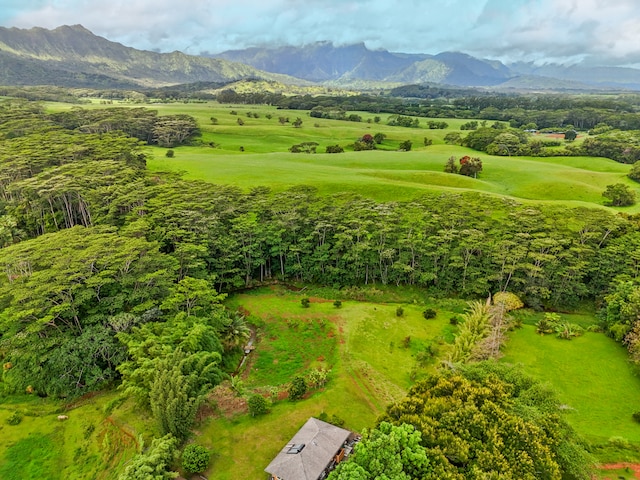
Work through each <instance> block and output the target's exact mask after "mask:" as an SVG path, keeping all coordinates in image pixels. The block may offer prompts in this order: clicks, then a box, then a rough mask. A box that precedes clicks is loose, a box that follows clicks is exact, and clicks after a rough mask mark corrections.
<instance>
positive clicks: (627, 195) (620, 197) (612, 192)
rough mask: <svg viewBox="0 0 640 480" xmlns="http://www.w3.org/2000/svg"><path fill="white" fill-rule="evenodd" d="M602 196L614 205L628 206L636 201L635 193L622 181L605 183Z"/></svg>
mask: <svg viewBox="0 0 640 480" xmlns="http://www.w3.org/2000/svg"><path fill="white" fill-rule="evenodd" d="M602 196H603V197H604V198H606V199H608V200H609V204H610V205H612V206H614V207H628V206H629V205H634V204H635V203H636V193H635V192H634V191H633V190H631V188H630V187H629V186H628V185H625V184H623V183H616V184H614V185H607V188H606V189H605V191H604V192H602Z"/></svg>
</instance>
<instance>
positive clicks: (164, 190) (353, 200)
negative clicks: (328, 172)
mask: <svg viewBox="0 0 640 480" xmlns="http://www.w3.org/2000/svg"><path fill="white" fill-rule="evenodd" d="M1 108H2V109H3V112H2V113H3V115H2V116H1V117H0V118H2V123H0V152H1V153H2V155H1V158H2V159H3V161H2V164H1V165H0V201H1V203H0V208H1V209H0V241H1V242H2V247H3V248H2V249H1V250H0V266H1V267H2V271H3V272H4V275H3V276H2V278H1V280H0V312H1V313H0V335H1V337H0V355H1V356H2V360H3V363H4V364H6V365H10V368H5V370H4V374H3V385H4V387H5V388H8V389H9V390H12V391H20V390H21V389H24V388H27V387H31V388H32V389H34V390H35V391H38V392H40V393H43V394H56V395H71V394H76V393H79V392H82V391H86V390H87V389H93V388H96V387H97V386H98V385H100V384H102V383H104V382H109V381H114V380H117V379H120V378H122V376H123V375H125V370H126V368H128V367H126V368H125V367H123V365H125V364H126V365H131V363H129V362H131V361H132V359H135V358H136V355H137V354H136V353H135V349H136V348H143V347H140V346H139V344H140V342H143V340H142V337H136V336H135V335H133V336H132V333H131V332H132V331H133V329H139V331H140V332H145V331H146V329H152V330H153V335H151V333H149V332H147V333H146V334H145V336H144V338H157V340H156V342H157V346H156V347H154V349H155V350H154V351H162V352H164V351H165V350H163V349H165V348H167V349H169V347H168V346H166V345H172V346H171V348H176V347H177V346H180V348H181V349H182V350H183V352H185V354H188V353H189V352H191V353H192V354H195V353H197V352H206V354H207V355H214V354H215V355H220V358H219V359H218V360H217V364H219V365H222V364H223V363H224V362H225V361H226V360H225V359H226V358H228V356H226V352H227V351H228V350H229V348H230V347H225V345H227V346H230V345H232V344H233V342H225V341H224V338H225V335H226V333H225V332H227V329H228V328H230V324H231V323H230V322H231V320H230V317H229V315H227V313H225V312H224V311H223V309H222V307H221V306H220V302H219V299H218V300H215V299H216V298H217V293H216V292H227V291H232V290H234V289H237V288H244V287H246V286H251V285H254V284H256V283H258V282H263V281H267V280H271V279H281V280H296V281H301V282H310V283H319V284H324V285H330V286H334V287H336V288H341V287H347V286H352V285H376V284H383V285H415V286H420V287H422V288H424V289H426V290H428V291H429V292H430V293H432V294H434V295H440V296H461V297H468V298H477V297H486V296H487V295H488V294H491V293H496V292H500V291H510V292H514V293H516V294H517V295H519V296H520V297H521V298H522V299H523V300H524V301H525V303H526V304H527V305H528V306H530V307H533V308H538V309H543V308H551V309H553V308H569V307H571V306H572V305H576V304H577V303H579V302H580V301H582V300H585V299H589V300H598V301H603V299H604V298H606V297H604V296H605V295H607V294H609V293H610V292H614V291H615V290H616V288H617V285H618V283H619V282H620V281H622V280H624V281H628V282H632V285H636V284H637V281H638V275H640V272H639V270H640V267H639V265H640V263H639V262H638V261H637V259H636V258H635V255H634V254H633V253H632V252H634V251H636V250H638V247H640V233H639V232H638V218H637V217H634V216H627V215H617V214H614V213H610V212H608V211H603V210H600V209H586V208H576V209H568V208H560V207H551V206H544V205H530V204H528V205H521V204H518V203H516V202H514V201H511V200H506V199H502V198H496V197H491V196H485V195H479V194H428V195H424V196H422V197H420V198H416V199H414V200H413V201H407V202H384V203H383V202H376V201H373V200H369V199H366V198H362V197H360V196H357V195H354V194H350V193H341V194H336V195H330V196H321V195H318V194H317V192H316V191H315V190H313V189H312V188H309V187H305V186H299V187H295V188H291V189H289V190H286V191H283V192H271V191H270V190H269V189H267V188H264V187H261V188H254V189H252V190H250V191H248V192H244V191H242V190H240V189H239V188H236V187H232V186H221V185H213V184H209V183H205V182H199V181H187V180H184V179H182V178H180V177H179V176H177V175H169V174H167V175H159V174H154V175H153V176H151V175H148V174H147V173H146V172H145V161H144V155H142V154H141V152H140V149H139V148H140V143H139V141H138V139H137V137H136V138H131V137H130V136H128V135H126V134H124V133H122V132H121V131H119V130H115V129H114V130H109V131H103V132H95V131H93V127H91V128H87V125H86V124H84V123H83V122H80V123H82V124H80V125H79V126H77V127H75V128H74V129H69V125H70V124H68V125H66V126H61V125H60V124H59V122H60V118H61V116H60V115H58V114H54V115H48V114H45V113H44V112H43V111H42V109H41V108H40V107H38V106H37V105H33V104H25V103H12V102H5V103H4V104H2V107H1ZM107 110H108V109H107ZM120 114H122V113H118V115H120ZM74 115H75V116H80V117H82V116H83V115H84V113H80V112H76V113H74ZM104 115H109V118H111V116H113V112H105V113H104ZM131 115H132V123H133V124H135V123H136V119H140V118H143V119H144V118H147V116H148V114H147V113H144V114H142V113H141V112H137V111H135V109H134V110H133V111H132V112H131ZM88 117H90V118H94V117H91V115H88ZM63 118H65V119H67V120H68V119H69V118H74V117H72V116H71V117H69V116H63ZM89 125H93V123H90V124H89ZM140 131H141V130H140ZM131 134H133V133H132V132H131V131H130V132H129V135H131ZM174 297H175V298H179V299H182V300H180V301H178V300H174V301H169V299H171V298H174ZM202 302H205V304H203V303H202ZM176 305H180V308H178V307H176ZM203 305H204V306H203ZM171 322H175V324H173V323H171ZM627 323H628V324H629V328H628V330H627V332H626V333H629V332H631V330H632V329H633V327H634V325H633V322H631V321H630V320H629V321H627ZM612 324H613V322H612ZM160 325H164V326H166V325H174V326H175V328H176V329H178V328H187V326H190V327H189V328H191V327H193V326H194V325H197V327H198V331H199V332H201V336H199V337H193V338H191V339H190V340H189V341H190V342H193V343H192V344H189V345H176V344H172V343H171V342H175V338H173V337H172V336H171V335H170V334H169V333H163V332H162V331H161V329H160ZM179 325H182V326H179ZM163 328H164V327H163ZM626 333H625V334H623V335H622V336H621V337H619V339H620V340H621V341H624V340H625V339H626V338H627V337H626ZM167 342H169V343H167ZM143 343H144V342H143ZM136 345H138V346H136ZM159 345H165V347H162V348H160V346H159ZM144 348H150V346H149V345H147V346H146V347H144ZM158 349H159V350H158ZM141 351H145V350H144V349H143V350H141ZM167 351H168V350H167ZM199 354H202V353H199ZM154 358H157V360H155V361H157V362H160V361H161V360H162V358H164V354H162V355H160V354H158V356H157V357H154ZM195 360H196V359H195V357H194V358H193V359H191V360H189V361H187V362H186V363H185V365H195V364H197V362H196V361H195ZM190 362H191V363H190ZM139 366H140V367H141V365H139ZM123 368H124V369H125V370H123ZM144 368H147V369H148V368H149V365H145V367H144ZM194 368H195V367H194ZM137 369H138V366H136V364H134V366H133V367H132V370H131V372H136V371H137ZM185 369H186V367H185ZM127 371H129V370H127ZM186 371H187V370H185V371H184V372H183V374H184V375H186V374H187V373H186ZM130 375H133V377H135V378H138V377H139V379H140V382H142V383H144V381H143V379H145V378H146V379H147V380H149V379H150V378H152V376H151V375H149V374H148V373H147V374H144V375H143V374H142V372H137V373H136V374H134V373H130ZM136 375H138V376H136ZM212 378H213V377H212ZM51 379H55V380H51ZM144 389H146V390H145V391H147V392H148V391H150V390H151V385H149V384H146V386H145V387H144ZM194 391H199V387H198V388H196V387H194Z"/></svg>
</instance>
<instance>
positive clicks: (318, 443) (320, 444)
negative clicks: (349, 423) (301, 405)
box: [264, 417, 351, 480]
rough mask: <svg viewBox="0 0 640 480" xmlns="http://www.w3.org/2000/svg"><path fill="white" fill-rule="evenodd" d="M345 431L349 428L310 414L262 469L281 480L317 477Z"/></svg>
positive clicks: (341, 442)
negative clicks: (332, 423) (310, 416)
mask: <svg viewBox="0 0 640 480" xmlns="http://www.w3.org/2000/svg"><path fill="white" fill-rule="evenodd" d="M349 435H351V432H350V431H349V430H345V429H344V428H340V427H336V426H335V425H331V424H330V423H327V422H323V421H322V420H318V419H317V418H313V417H312V418H310V419H309V420H307V423H305V424H304V425H303V426H302V428H301V429H300V430H298V433H296V434H295V435H294V436H293V438H292V439H291V440H290V441H289V443H288V444H287V445H285V446H284V448H283V449H282V450H281V451H280V453H279V454H278V455H277V456H276V458H274V459H273V460H272V461H271V463H270V464H269V465H268V466H267V468H265V469H264V471H265V472H267V473H270V474H271V475H275V476H276V477H278V478H281V479H283V480H317V479H318V478H319V477H320V475H321V474H322V472H323V471H324V470H325V468H327V466H328V465H329V463H330V462H331V460H332V459H333V457H334V456H335V455H336V453H337V452H338V450H339V449H340V447H341V446H342V444H343V443H344V442H345V441H346V440H347V439H348V438H349ZM302 445H304V447H303V448H302V449H301V450H300V447H301V446H302ZM292 447H294V448H292ZM296 447H297V448H296ZM290 450H291V451H292V452H293V451H296V450H297V451H298V453H287V452H289V451H290Z"/></svg>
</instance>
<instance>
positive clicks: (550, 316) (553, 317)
mask: <svg viewBox="0 0 640 480" xmlns="http://www.w3.org/2000/svg"><path fill="white" fill-rule="evenodd" d="M559 323H560V315H558V314H557V313H545V314H544V318H542V320H540V321H538V323H536V333H539V334H540V335H544V334H545V333H553V332H555V331H556V327H557V326H558V324H559Z"/></svg>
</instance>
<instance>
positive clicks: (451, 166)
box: [444, 156, 458, 173]
mask: <svg viewBox="0 0 640 480" xmlns="http://www.w3.org/2000/svg"><path fill="white" fill-rule="evenodd" d="M444 172H445V173H458V165H456V157H454V156H451V157H449V158H448V159H447V163H445V165H444Z"/></svg>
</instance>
